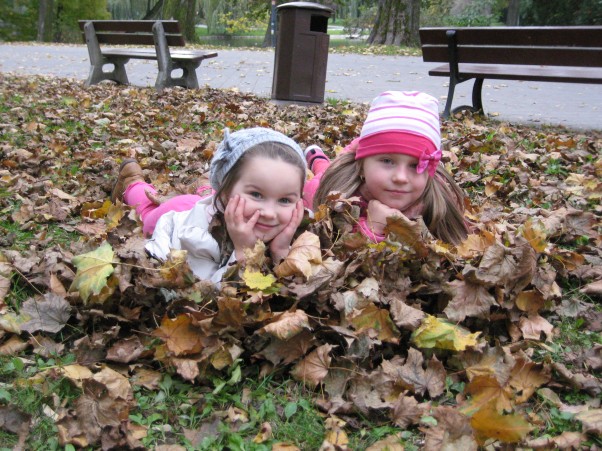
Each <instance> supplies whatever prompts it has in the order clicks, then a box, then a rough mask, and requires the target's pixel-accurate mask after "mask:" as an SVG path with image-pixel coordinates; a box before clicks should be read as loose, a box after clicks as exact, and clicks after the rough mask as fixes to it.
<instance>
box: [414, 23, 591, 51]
mask: <svg viewBox="0 0 602 451" xmlns="http://www.w3.org/2000/svg"><path fill="white" fill-rule="evenodd" d="M449 29H450V28H443V27H424V28H421V29H420V30H419V33H420V41H421V43H422V44H423V45H424V44H434V45H437V44H440V45H447V37H446V36H445V32H446V31H447V30H449ZM456 31H457V43H458V45H459V46H462V45H470V44H478V45H484V46H487V45H491V46H499V45H502V46H503V45H506V46H525V45H533V46H537V47H541V46H544V47H546V46H561V47H566V46H574V47H602V26H574V27H466V28H463V27H462V28H456Z"/></svg>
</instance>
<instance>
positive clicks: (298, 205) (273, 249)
mask: <svg viewBox="0 0 602 451" xmlns="http://www.w3.org/2000/svg"><path fill="white" fill-rule="evenodd" d="M210 182H211V187H212V189H213V194H211V195H209V196H208V197H201V196H199V195H181V196H175V197H172V198H171V199H168V200H167V201H165V202H163V203H161V204H157V203H156V201H155V199H156V194H157V191H156V190H155V188H154V187H153V186H152V185H150V184H148V183H146V182H145V181H144V177H143V176H142V169H141V167H140V166H139V165H138V163H137V162H136V161H135V160H126V161H124V162H123V163H122V164H121V167H120V170H119V177H118V179H117V182H116V184H115V187H114V189H113V193H112V195H111V199H112V200H113V202H115V201H116V200H117V199H120V200H122V201H123V202H124V203H126V204H128V205H131V206H135V207H136V212H137V213H138V215H139V216H140V218H141V220H142V223H143V231H144V233H145V234H146V235H147V236H148V235H152V236H151V238H150V239H149V240H148V242H147V244H146V249H147V250H148V251H149V252H150V253H151V254H152V255H153V256H155V257H157V258H159V259H162V260H165V259H167V256H168V254H169V252H170V250H171V249H183V250H186V251H188V255H187V258H188V264H189V265H190V268H191V269H192V271H193V272H194V273H195V275H196V276H198V277H199V278H201V279H208V280H211V281H212V282H214V283H216V284H217V283H218V282H219V281H220V280H221V277H222V275H223V273H224V272H225V271H226V269H227V267H228V266H229V265H230V264H232V263H234V262H235V261H239V262H240V261H243V259H244V250H245V249H247V248H253V247H254V246H255V243H256V242H257V240H261V241H263V242H265V243H266V244H267V243H269V246H268V248H269V251H270V254H271V257H272V261H273V263H274V264H276V263H278V262H280V261H281V260H282V259H284V258H285V257H286V256H287V255H288V252H289V247H290V243H291V240H292V238H293V235H294V233H295V231H296V230H297V227H298V226H299V224H300V223H301V220H302V218H303V211H304V209H303V201H302V200H301V195H302V190H303V183H304V182H305V159H304V157H303V151H302V150H301V148H300V147H299V146H298V145H297V144H296V143H295V142H294V141H293V140H292V139H290V138H287V137H286V136H284V135H283V134H281V133H279V132H276V131H274V130H270V129H267V128H251V129H246V130H239V131H237V132H234V133H229V131H228V129H226V131H225V136H224V139H223V141H222V142H221V144H220V145H219V147H218V149H217V151H216V152H215V155H214V156H213V159H212V160H211V166H210ZM222 221H223V224H225V227H223V224H221V222H222ZM220 225H221V227H220Z"/></svg>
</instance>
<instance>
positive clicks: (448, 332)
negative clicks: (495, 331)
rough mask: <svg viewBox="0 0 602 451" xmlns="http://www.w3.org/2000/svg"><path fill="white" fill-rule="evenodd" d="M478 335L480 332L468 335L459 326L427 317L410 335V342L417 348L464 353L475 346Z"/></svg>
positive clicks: (468, 333) (467, 332)
mask: <svg viewBox="0 0 602 451" xmlns="http://www.w3.org/2000/svg"><path fill="white" fill-rule="evenodd" d="M479 335H480V332H475V333H470V332H469V331H467V330H466V329H464V328H462V327H460V326H456V325H454V324H451V323H449V322H447V321H445V320H442V319H439V318H435V317H434V316H431V315H427V316H426V318H425V319H424V320H423V321H422V324H421V325H420V327H419V328H418V329H416V330H415V331H414V332H413V333H412V342H414V343H415V344H416V346H418V347H419V348H439V349H449V350H451V351H464V350H465V349H466V348H468V347H470V346H476V345H477V337H478V336H479Z"/></svg>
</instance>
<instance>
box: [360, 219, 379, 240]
mask: <svg viewBox="0 0 602 451" xmlns="http://www.w3.org/2000/svg"><path fill="white" fill-rule="evenodd" d="M355 231H356V232H358V231H359V232H361V233H362V235H364V236H366V237H367V238H368V239H369V240H370V241H373V242H374V243H380V242H381V241H383V240H384V239H385V236H384V235H380V234H378V233H375V232H374V231H373V230H372V229H371V228H370V226H369V225H368V221H366V218H360V220H359V221H358V223H357V226H356V227H355Z"/></svg>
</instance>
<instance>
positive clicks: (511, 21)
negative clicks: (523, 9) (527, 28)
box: [506, 0, 520, 27]
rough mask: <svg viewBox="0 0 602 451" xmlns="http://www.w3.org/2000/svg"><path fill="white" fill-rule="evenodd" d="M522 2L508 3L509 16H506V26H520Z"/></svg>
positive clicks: (513, 0) (518, 0) (512, 0)
mask: <svg viewBox="0 0 602 451" xmlns="http://www.w3.org/2000/svg"><path fill="white" fill-rule="evenodd" d="M519 13H520V0H510V1H509V2H508V15H507V16H506V25H508V26H509V27H515V26H517V25H518V19H519V17H520V14H519Z"/></svg>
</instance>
